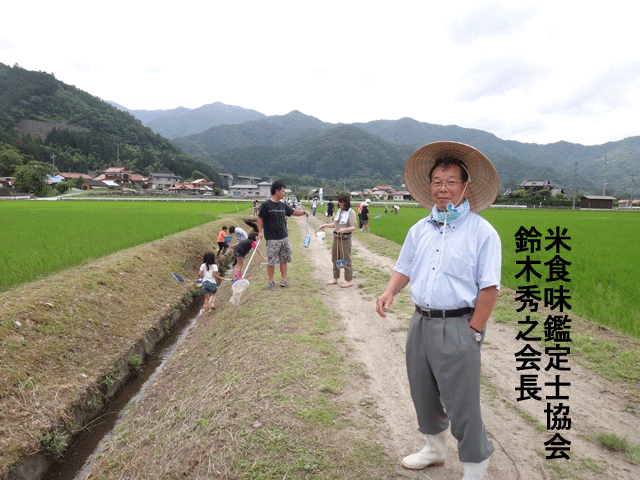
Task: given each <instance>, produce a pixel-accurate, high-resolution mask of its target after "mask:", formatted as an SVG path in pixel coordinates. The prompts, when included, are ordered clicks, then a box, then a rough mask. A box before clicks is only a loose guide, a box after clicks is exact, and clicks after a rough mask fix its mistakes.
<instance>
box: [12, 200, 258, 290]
mask: <svg viewBox="0 0 640 480" xmlns="http://www.w3.org/2000/svg"><path fill="white" fill-rule="evenodd" d="M249 207H251V204H250V203H248V202H244V203H234V202H202V203H200V202H197V203H195V202H194V203H190V202H166V201H165V202H114V201H108V202H95V201H92V202H86V201H83V202H80V201H65V202H60V201H28V202H0V291H3V290H7V289H9V288H11V287H13V286H16V285H20V284H22V283H25V282H30V281H33V280H35V279H38V278H41V277H43V276H46V275H49V274H51V273H54V272H58V271H61V270H63V269H65V268H69V267H72V266H76V265H80V264H82V263H83V262H85V261H87V260H92V259H96V258H100V257H103V256H105V255H108V254H110V253H113V252H116V251H118V250H122V249H125V248H130V247H134V246H136V245H140V244H142V243H147V242H151V241H153V240H157V239H159V238H162V237H165V236H167V235H170V234H172V233H176V232H180V231H183V230H186V229H189V228H192V227H195V226H198V225H202V224H203V223H206V222H211V221H213V220H215V219H216V218H218V217H219V216H220V215H224V214H226V213H238V212H243V210H246V209H248V208H249ZM211 235H212V245H213V244H215V240H216V237H217V235H218V232H212V233H211Z"/></svg>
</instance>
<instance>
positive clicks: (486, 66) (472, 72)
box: [456, 57, 553, 102]
mask: <svg viewBox="0 0 640 480" xmlns="http://www.w3.org/2000/svg"><path fill="white" fill-rule="evenodd" d="M552 73H553V69H552V67H550V66H548V65H537V64H534V63H531V62H529V61H527V60H526V59H525V58H523V57H518V58H497V59H485V60H483V61H482V62H479V63H476V64H474V65H472V66H470V67H469V68H467V69H466V70H464V71H463V72H462V77H463V81H464V83H466V84H468V86H467V87H465V88H464V89H462V90H460V91H459V92H458V95H457V96H456V100H460V101H463V102H473V101H475V100H478V99H479V98H482V97H490V96H493V95H504V94H505V93H507V92H509V91H512V90H521V91H523V92H530V91H531V90H532V88H533V87H534V85H535V84H536V82H537V81H538V80H539V79H542V78H548V77H549V76H550V75H551V74H552Z"/></svg>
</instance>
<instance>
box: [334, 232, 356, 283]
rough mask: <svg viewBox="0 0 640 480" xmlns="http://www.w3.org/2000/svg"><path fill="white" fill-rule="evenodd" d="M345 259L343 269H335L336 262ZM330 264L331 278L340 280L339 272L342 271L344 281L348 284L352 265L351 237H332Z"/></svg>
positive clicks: (351, 277) (351, 273)
mask: <svg viewBox="0 0 640 480" xmlns="http://www.w3.org/2000/svg"><path fill="white" fill-rule="evenodd" d="M343 258H344V259H345V260H346V261H347V265H346V267H344V268H338V267H336V260H341V259H343ZM331 262H332V264H333V278H335V279H336V280H338V279H339V278H340V270H344V279H345V281H347V282H350V281H351V280H352V279H353V265H351V235H334V236H333V246H332V248H331Z"/></svg>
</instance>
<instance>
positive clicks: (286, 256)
mask: <svg viewBox="0 0 640 480" xmlns="http://www.w3.org/2000/svg"><path fill="white" fill-rule="evenodd" d="M276 263H291V245H289V237H285V238H283V239H281V240H267V265H269V266H271V267H272V266H274V265H275V264H276Z"/></svg>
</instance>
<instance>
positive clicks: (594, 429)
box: [297, 217, 640, 480]
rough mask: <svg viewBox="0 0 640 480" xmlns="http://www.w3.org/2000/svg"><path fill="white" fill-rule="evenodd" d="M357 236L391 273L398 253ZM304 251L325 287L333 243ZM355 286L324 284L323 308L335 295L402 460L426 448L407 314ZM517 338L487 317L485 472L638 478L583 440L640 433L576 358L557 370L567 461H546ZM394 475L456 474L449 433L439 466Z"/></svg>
mask: <svg viewBox="0 0 640 480" xmlns="http://www.w3.org/2000/svg"><path fill="white" fill-rule="evenodd" d="M301 218H302V217H301ZM301 218H297V221H298V225H299V227H300V230H301V232H304V220H302V219H301ZM311 223H312V224H315V226H317V225H320V219H319V218H313V217H312V221H311ZM303 235H304V233H303ZM358 235H359V234H356V235H355V238H354V239H353V254H352V255H353V257H358V258H359V259H364V260H365V263H366V264H367V265H368V266H370V267H375V268H376V269H380V270H382V271H384V272H387V273H388V274H389V275H390V274H391V271H392V268H393V265H394V260H393V259H389V258H386V257H383V256H380V255H377V254H375V253H373V252H372V251H370V250H369V249H368V248H366V246H365V245H364V244H363V243H362V242H361V241H359V240H358ZM330 241H331V240H330V231H329V230H327V242H328V243H329V242H330ZM309 251H310V253H311V257H312V262H313V265H314V267H315V270H314V275H315V277H316V278H317V281H318V282H321V283H322V284H325V283H326V282H327V281H328V280H330V279H331V258H330V257H331V255H330V250H329V249H328V248H327V246H326V245H319V244H318V242H317V241H315V238H314V241H313V242H312V243H311V247H310V249H309ZM360 280H361V279H360ZM340 283H343V281H342V280H341V281H340ZM357 285H358V272H357V271H356V272H355V273H354V287H353V288H339V286H336V285H331V286H325V287H324V288H325V290H326V294H325V295H324V298H325V300H326V302H327V304H328V305H335V302H337V304H338V311H339V312H348V313H347V314H343V315H342V318H343V322H344V328H345V337H346V338H347V341H348V342H349V343H350V346H351V347H352V349H353V352H354V356H355V360H357V361H359V362H361V363H362V364H363V365H364V366H365V370H366V372H367V374H368V376H369V378H370V380H369V382H368V389H369V391H368V392H363V394H362V397H366V398H370V399H372V400H373V402H374V404H375V406H376V408H377V413H378V414H379V415H381V416H382V417H383V418H384V421H385V423H386V425H387V428H388V435H387V437H386V438H380V439H379V440H380V442H381V444H383V445H386V446H387V447H388V448H387V449H388V451H389V452H390V454H391V455H393V456H396V457H397V458H398V461H399V460H400V459H401V458H402V457H403V456H405V455H407V454H409V453H413V452H414V451H417V450H419V449H421V448H422V447H423V446H424V437H423V436H422V435H421V434H420V433H419V432H418V431H417V423H416V420H415V414H414V411H413V404H412V402H411V398H410V394H409V386H408V382H407V378H406V371H405V363H404V354H405V339H406V328H407V325H408V318H397V317H396V316H395V315H393V314H390V315H388V317H387V318H386V319H384V318H381V317H379V316H378V315H377V313H376V312H375V306H374V301H372V300H371V299H369V298H367V299H365V298H364V295H363V293H362V291H361V289H359V288H358V286H357ZM380 293H381V292H380ZM515 335H516V332H515V330H513V329H511V328H509V327H505V326H503V325H500V324H497V323H496V322H494V321H493V319H491V320H490V322H489V325H488V332H487V338H486V341H485V344H484V346H483V351H482V371H483V377H484V381H483V391H482V396H483V418H484V422H485V424H486V427H487V431H488V433H489V437H490V439H491V440H492V441H493V443H494V446H495V453H494V455H493V456H492V457H491V462H490V464H489V469H488V471H487V475H486V476H485V478H486V479H487V480H517V479H522V480H538V479H540V480H547V479H554V478H557V479H561V478H563V479H564V478H566V479H599V480H601V479H616V480H627V479H628V480H637V479H639V478H640V466H638V465H632V464H631V463H629V462H628V461H627V460H626V459H625V456H624V455H623V454H620V453H612V452H609V451H607V450H606V449H604V448H603V447H602V446H601V445H599V444H598V442H594V441H591V440H589V439H590V438H592V436H593V435H595V434H596V433H602V432H605V433H606V432H611V433H616V434H618V435H619V436H627V437H628V438H629V439H630V440H634V441H636V442H637V437H638V432H639V431H640V418H639V416H638V414H636V413H635V412H634V410H633V409H630V408H629V407H628V405H629V401H628V400H627V399H625V397H624V395H623V392H621V391H620V389H619V387H618V386H616V385H614V384H612V383H611V382H608V381H606V380H603V379H601V378H599V377H598V376H597V375H595V374H593V373H592V372H590V371H588V370H586V369H584V368H582V367H580V365H578V364H577V363H576V362H571V372H563V373H564V375H562V381H570V382H571V387H570V390H569V395H570V399H569V400H568V401H567V403H568V405H569V406H570V408H571V412H570V413H571V414H570V416H571V418H572V428H571V430H570V431H569V432H568V433H566V434H565V435H563V437H565V438H567V439H569V440H570V441H571V442H572V443H571V457H572V458H571V460H570V461H567V460H562V459H560V460H545V459H544V456H545V452H544V448H545V447H544V442H545V441H547V440H549V439H550V438H551V436H552V435H550V434H548V433H547V432H546V431H544V429H543V428H540V426H546V415H545V413H544V408H545V403H543V402H538V401H533V400H528V401H522V402H516V398H517V394H516V392H515V390H514V389H515V387H516V385H517V378H518V376H517V372H516V363H515V357H514V353H515V352H516V351H518V350H519V349H520V348H522V346H523V345H521V344H520V342H517V341H516V340H515ZM570 361H571V358H570ZM540 379H541V380H540V381H539V384H543V383H544V382H545V381H548V379H547V378H545V372H543V371H541V372H540ZM518 410H524V411H525V412H526V413H528V415H530V416H531V417H532V418H533V419H531V418H530V419H526V414H524V415H523V414H522V413H520V412H519V411H518ZM536 420H537V422H536ZM536 425H537V426H538V428H536ZM398 473H399V474H400V475H402V476H406V477H407V478H421V479H431V480H445V479H446V480H450V479H459V478H461V477H462V464H461V463H460V462H459V460H458V457H457V448H456V441H455V439H454V438H453V437H452V436H451V435H449V438H448V444H447V460H446V462H445V465H444V466H443V467H441V468H431V469H426V470H423V471H421V472H411V471H408V470H404V469H403V468H402V467H399V468H398Z"/></svg>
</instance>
